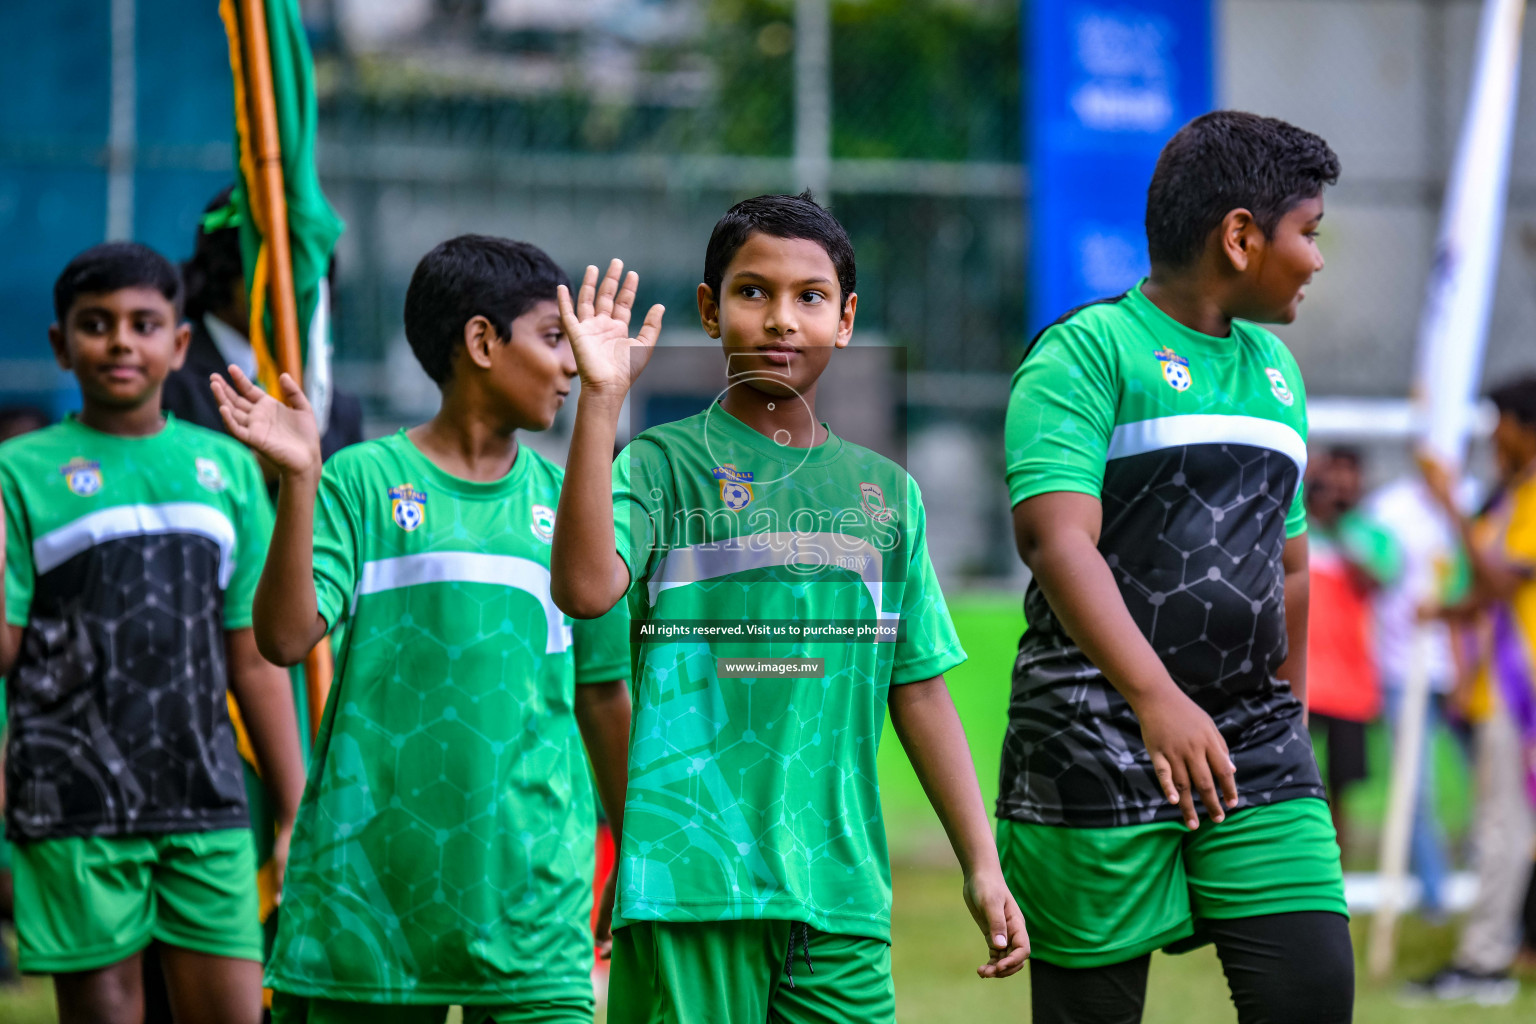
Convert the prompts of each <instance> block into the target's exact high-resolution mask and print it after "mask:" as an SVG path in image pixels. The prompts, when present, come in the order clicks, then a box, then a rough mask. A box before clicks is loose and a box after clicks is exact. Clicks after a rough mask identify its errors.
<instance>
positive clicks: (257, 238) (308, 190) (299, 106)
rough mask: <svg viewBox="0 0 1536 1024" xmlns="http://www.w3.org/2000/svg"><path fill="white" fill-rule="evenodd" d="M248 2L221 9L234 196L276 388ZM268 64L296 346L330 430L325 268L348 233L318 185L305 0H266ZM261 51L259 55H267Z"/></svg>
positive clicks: (228, 1)
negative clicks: (231, 97) (230, 93)
mask: <svg viewBox="0 0 1536 1024" xmlns="http://www.w3.org/2000/svg"><path fill="white" fill-rule="evenodd" d="M244 7H245V5H244V4H237V3H235V2H234V0H221V3H220V13H221V15H222V16H223V18H224V27H225V30H226V31H227V32H228V34H229V53H230V67H231V69H232V71H233V72H234V80H235V149H236V162H237V166H238V168H239V180H238V181H237V183H236V185H235V191H234V195H233V196H232V201H233V205H234V209H235V216H236V218H237V220H238V223H239V228H240V243H241V249H242V251H243V254H244V257H245V260H244V262H245V280H246V284H247V286H248V287H249V288H250V294H251V326H250V337H251V343H252V345H253V347H254V348H255V350H256V361H257V372H258V376H259V377H260V381H261V384H262V386H263V387H265V388H266V389H267V390H268V391H270V392H273V393H276V390H277V376H278V373H279V372H280V370H282V369H287V368H286V367H279V366H278V365H277V360H276V358H275V349H274V346H273V344H272V338H273V336H274V335H273V329H272V319H271V312H270V308H269V305H270V304H269V302H268V289H269V286H270V281H271V279H272V275H273V267H272V265H271V260H272V249H271V246H270V245H269V242H268V232H269V230H270V225H271V223H272V216H271V215H272V211H270V210H267V209H265V208H264V204H263V202H262V191H261V188H260V185H259V182H258V181H257V178H256V174H257V147H256V144H255V135H254V132H255V129H256V121H255V118H254V116H253V111H254V110H255V107H254V102H253V101H254V99H255V98H254V97H253V96H252V95H251V83H252V82H254V81H256V80H257V78H256V77H255V76H253V75H252V74H251V70H252V69H251V68H250V67H248V66H247V65H248V64H249V63H250V61H249V59H248V58H249V55H250V49H249V46H248V41H247V39H246V26H245V25H244V23H243V21H242V17H243V10H242V8H244ZM265 11H266V22H267V54H266V58H267V62H268V64H269V65H270V67H271V75H272V99H273V105H274V107H275V109H276V114H277V134H278V140H279V145H280V148H281V155H282V168H283V195H284V198H285V199H286V209H287V218H288V242H289V252H290V254H291V259H292V264H293V286H294V300H295V304H296V305H297V307H298V326H299V346H300V352H301V356H302V360H303V363H302V366H301V367H299V369H300V371H301V373H302V376H303V379H304V391H305V394H306V395H307V396H308V397H309V401H310V404H311V405H312V406H314V409H315V417H316V419H317V420H319V423H320V429H321V430H322V431H323V430H324V429H325V426H326V422H327V420H328V417H329V413H330V394H331V366H330V353H331V337H330V297H329V289H328V287H327V284H326V274H327V272H328V271H329V269H330V264H331V254H332V252H334V250H335V248H336V240H337V238H339V237H340V236H341V231H342V227H343V225H342V222H341V218H340V217H338V216H337V215H336V211H335V210H333V209H331V204H330V203H329V202H327V201H326V198H325V193H324V192H323V191H321V189H320V175H319V173H318V171H317V170H316V169H315V125H316V122H317V120H318V114H317V111H316V103H315V73H314V62H313V59H312V58H311V57H310V53H309V43H308V41H307V40H306V39H305V36H304V22H303V19H302V18H301V17H300V16H299V3H298V0H265ZM256 59H258V60H259V59H260V56H259V55H258V57H257V58H256Z"/></svg>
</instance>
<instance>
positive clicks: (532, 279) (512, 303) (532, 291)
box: [405, 235, 571, 384]
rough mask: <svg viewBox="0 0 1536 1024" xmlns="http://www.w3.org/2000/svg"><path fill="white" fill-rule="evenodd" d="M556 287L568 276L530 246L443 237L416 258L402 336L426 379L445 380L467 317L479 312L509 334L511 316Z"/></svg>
mask: <svg viewBox="0 0 1536 1024" xmlns="http://www.w3.org/2000/svg"><path fill="white" fill-rule="evenodd" d="M562 284H563V285H565V286H566V287H567V288H569V287H570V286H571V281H570V278H568V277H566V275H565V271H563V270H561V269H560V267H559V266H557V265H556V263H555V261H554V260H552V259H550V258H549V256H548V255H547V254H546V253H545V252H544V250H542V249H540V248H538V247H537V246H533V245H529V244H528V243H527V242H514V241H513V240H512V239H510V238H495V237H492V236H490V235H460V236H459V237H457V238H450V239H448V241H446V242H443V243H442V244H441V245H439V246H437V247H436V248H435V249H433V250H432V251H431V252H429V253H427V254H426V255H425V256H423V257H422V258H421V262H420V263H418V264H416V272H415V273H413V274H412V275H411V284H410V287H409V288H407V289H406V292H405V339H406V340H407V341H409V342H410V343H411V351H412V352H415V353H416V359H417V361H418V362H420V363H421V368H422V369H423V370H426V371H427V376H429V377H431V378H432V379H433V380H434V381H436V382H437V383H438V384H446V383H447V382H448V378H449V377H451V376H452V375H453V355H454V353H455V352H457V351H458V350H459V346H460V345H462V344H463V339H464V325H465V324H466V323H468V322H469V321H470V319H471V318H473V317H476V316H483V317H485V318H486V319H487V320H489V321H490V322H491V325H492V326H493V327H495V328H496V331H497V333H498V334H499V335H501V337H502V338H503V339H508V338H510V337H511V336H512V321H514V320H516V319H517V318H518V317H520V316H522V315H523V314H524V313H526V312H528V310H529V309H531V308H533V305H534V303H537V302H540V301H542V300H544V299H554V298H555V294H556V292H555V289H556V288H557V287H558V286H560V285H562Z"/></svg>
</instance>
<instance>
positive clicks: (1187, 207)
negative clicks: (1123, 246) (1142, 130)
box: [1146, 110, 1339, 267]
mask: <svg viewBox="0 0 1536 1024" xmlns="http://www.w3.org/2000/svg"><path fill="white" fill-rule="evenodd" d="M1338 180H1339V158H1338V157H1337V156H1336V155H1335V154H1334V152H1333V150H1331V149H1329V148H1328V143H1326V142H1324V141H1323V140H1322V139H1321V138H1320V137H1319V136H1316V135H1313V134H1312V133H1311V132H1309V131H1304V130H1302V129H1300V128H1297V127H1296V126H1295V125H1291V124H1287V123H1285V122H1284V121H1280V120H1277V119H1276V118H1273V117H1260V116H1259V115H1257V114H1246V113H1243V112H1242V111H1240V110H1217V111H1213V112H1211V113H1209V114H1202V115H1201V116H1199V117H1197V118H1195V119H1194V120H1193V121H1191V122H1189V123H1188V124H1186V125H1185V126H1184V127H1183V128H1180V129H1179V131H1178V134H1176V135H1174V137H1173V138H1171V139H1169V140H1168V144H1167V145H1166V146H1164V147H1163V152H1162V154H1161V155H1159V156H1158V158H1157V167H1156V168H1155V169H1154V170H1153V171H1152V183H1151V184H1150V185H1149V186H1148V187H1147V222H1146V223H1147V253H1148V255H1149V256H1150V257H1151V259H1152V262H1153V263H1158V264H1162V265H1164V266H1168V267H1183V266H1188V265H1189V264H1190V263H1193V262H1194V261H1195V260H1196V259H1197V258H1198V257H1199V255H1200V252H1201V250H1202V249H1204V247H1205V242H1206V239H1207V238H1208V237H1210V234H1211V232H1212V231H1214V230H1215V229H1216V227H1217V226H1218V225H1220V224H1221V220H1222V218H1223V217H1225V216H1226V215H1227V214H1228V213H1230V212H1231V211H1233V210H1235V209H1238V208H1239V207H1242V208H1244V209H1246V210H1248V212H1249V213H1251V214H1253V219H1254V222H1255V223H1256V224H1258V226H1259V229H1260V230H1261V231H1263V232H1264V234H1265V236H1266V237H1269V236H1272V235H1273V234H1274V231H1275V227H1276V226H1277V225H1278V224H1279V223H1280V219H1281V218H1282V217H1284V216H1285V215H1286V214H1287V213H1289V212H1290V211H1291V210H1292V209H1293V208H1295V206H1296V205H1297V204H1298V203H1301V202H1304V201H1305V200H1308V199H1311V198H1313V197H1315V196H1317V195H1318V194H1319V193H1321V192H1322V190H1323V186H1324V185H1332V184H1333V183H1334V182H1336V181H1338Z"/></svg>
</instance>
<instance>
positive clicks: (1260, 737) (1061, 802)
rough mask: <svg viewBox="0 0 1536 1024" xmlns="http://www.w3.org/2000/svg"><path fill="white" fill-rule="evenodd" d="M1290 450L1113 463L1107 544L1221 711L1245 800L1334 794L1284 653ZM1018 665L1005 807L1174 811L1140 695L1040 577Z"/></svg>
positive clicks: (1027, 811) (1136, 819)
mask: <svg viewBox="0 0 1536 1024" xmlns="http://www.w3.org/2000/svg"><path fill="white" fill-rule="evenodd" d="M1299 475H1300V474H1299V470H1298V468H1297V466H1296V463H1295V462H1294V461H1293V460H1292V459H1291V458H1290V457H1289V456H1287V455H1285V454H1283V453H1281V452H1278V451H1274V450H1271V449H1268V448H1262V447H1258V446H1253V445H1240V444H1224V443H1209V444H1193V445H1181V446H1174V447H1169V448H1165V449H1160V450H1157V451H1152V452H1146V453H1142V454H1139V455H1134V456H1130V457H1127V458H1121V459H1115V460H1113V461H1111V462H1109V463H1108V464H1107V466H1106V469H1105V476H1104V491H1103V496H1102V507H1103V526H1102V530H1101V534H1100V539H1099V550H1100V551H1101V552H1102V553H1103V555H1104V559H1105V562H1106V563H1107V564H1108V566H1109V568H1110V571H1111V572H1112V573H1113V574H1114V577H1115V582H1116V584H1117V585H1118V586H1119V590H1120V595H1121V597H1122V598H1123V599H1124V600H1125V604H1126V608H1127V610H1128V611H1129V612H1130V614H1131V618H1132V619H1134V620H1135V622H1136V625H1137V627H1138V628H1139V629H1140V630H1141V632H1142V635H1143V636H1145V637H1146V638H1147V641H1148V642H1149V643H1150V644H1151V645H1152V647H1153V649H1154V650H1155V651H1156V653H1157V655H1158V657H1159V658H1160V659H1161V660H1162V662H1163V664H1164V666H1165V667H1166V668H1167V669H1168V672H1169V674H1170V675H1171V676H1172V677H1173V679H1174V681H1175V682H1177V683H1178V684H1179V686H1180V688H1181V689H1183V691H1184V692H1185V693H1187V694H1188V695H1189V696H1190V697H1191V698H1192V699H1193V700H1194V701H1195V702H1196V703H1197V704H1199V705H1200V706H1201V707H1202V708H1203V709H1204V710H1205V711H1206V712H1207V713H1209V714H1210V715H1211V716H1212V718H1213V719H1214V721H1215V723H1216V725H1217V727H1218V728H1219V729H1220V730H1221V732H1222V735H1223V737H1224V738H1225V739H1226V741H1227V745H1228V748H1229V750H1230V752H1231V755H1232V759H1233V761H1234V762H1235V763H1236V764H1237V766H1238V772H1237V778H1238V784H1239V796H1240V798H1241V803H1240V806H1252V805H1254V804H1261V803H1267V802H1271V801H1273V800H1275V799H1280V798H1291V797H1295V796H1302V795H1306V796H1322V795H1323V790H1322V785H1321V781H1320V780H1319V779H1318V777H1317V768H1316V764H1315V761H1314V760H1313V755H1312V748H1311V743H1310V740H1309V739H1308V738H1307V736H1306V733H1305V730H1304V729H1303V728H1302V727H1301V725H1300V715H1299V713H1298V712H1299V709H1300V705H1299V704H1298V702H1297V700H1296V698H1295V697H1294V696H1293V695H1292V694H1291V692H1290V688H1289V686H1288V685H1286V684H1284V683H1282V682H1279V681H1278V680H1276V679H1275V676H1274V673H1275V671H1276V670H1277V669H1278V668H1279V667H1280V665H1281V664H1282V663H1283V662H1284V661H1285V657H1286V649H1287V640H1286V627H1285V574H1284V569H1283V567H1282V561H1281V555H1282V553H1283V551H1284V548H1285V544H1286V530H1285V519H1286V512H1287V510H1288V508H1289V507H1290V504H1291V500H1292V498H1293V496H1294V495H1295V492H1296V488H1297V487H1298V486H1299ZM1025 612H1026V617H1027V619H1028V622H1029V628H1028V630H1027V631H1026V633H1025V636H1024V639H1023V641H1022V643H1021V644H1020V649H1019V656H1018V659H1017V661H1016V663H1015V665H1014V687H1013V698H1012V708H1011V713H1010V718H1011V721H1010V725H1009V729H1008V734H1007V738H1006V739H1005V741H1004V749H1003V773H1002V778H1003V788H1002V793H1001V795H1000V796H999V799H998V814H999V816H1000V817H1007V818H1011V819H1014V820H1021V821H1035V822H1040V823H1042V824H1067V823H1070V824H1074V825H1079V826H1083V827H1095V826H1116V825H1126V824H1134V823H1141V822H1148V821H1158V820H1172V819H1176V818H1177V817H1178V816H1179V813H1180V812H1179V809H1178V808H1177V807H1175V806H1171V805H1169V804H1168V803H1167V802H1166V800H1165V799H1164V797H1163V796H1162V793H1161V789H1160V787H1159V785H1158V783H1157V780H1156V775H1155V773H1154V772H1153V770H1152V765H1151V761H1150V759H1149V757H1148V755H1147V752H1146V747H1145V745H1144V744H1143V742H1142V739H1141V727H1140V723H1139V722H1138V721H1137V719H1136V716H1135V715H1134V714H1133V713H1132V711H1131V708H1130V705H1129V704H1128V703H1127V702H1126V701H1125V698H1123V697H1122V696H1120V694H1119V692H1118V691H1117V690H1116V689H1115V688H1114V687H1113V686H1112V685H1111V684H1110V683H1109V681H1108V680H1107V679H1105V678H1104V676H1103V675H1102V674H1101V673H1100V672H1099V670H1098V669H1097V668H1096V667H1095V666H1094V665H1093V663H1092V661H1091V660H1089V658H1088V657H1087V655H1085V654H1084V653H1083V652H1082V651H1081V649H1079V648H1078V647H1077V646H1076V644H1074V643H1073V642H1072V640H1071V639H1070V637H1069V636H1068V635H1067V633H1066V630H1065V629H1064V628H1063V627H1062V625H1061V623H1060V622H1059V621H1058V620H1057V618H1056V617H1055V615H1054V613H1053V612H1052V610H1051V608H1050V605H1049V603H1048V602H1047V601H1046V600H1045V596H1044V594H1043V593H1042V592H1041V591H1040V588H1039V586H1038V585H1036V584H1034V583H1031V585H1030V589H1029V593H1028V594H1027V596H1026V600H1025Z"/></svg>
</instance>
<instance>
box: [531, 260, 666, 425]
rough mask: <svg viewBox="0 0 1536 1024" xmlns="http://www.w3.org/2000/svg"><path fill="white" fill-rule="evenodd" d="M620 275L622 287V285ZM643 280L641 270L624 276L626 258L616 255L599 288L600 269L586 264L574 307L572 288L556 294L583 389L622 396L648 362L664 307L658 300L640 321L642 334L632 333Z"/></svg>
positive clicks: (561, 319)
mask: <svg viewBox="0 0 1536 1024" xmlns="http://www.w3.org/2000/svg"><path fill="white" fill-rule="evenodd" d="M621 275H623V287H622V288H621V287H620V286H619V279H620V276H621ZM639 285H640V275H639V274H636V273H635V272H634V271H633V270H631V271H630V272H629V273H628V274H627V275H624V263H623V261H622V260H614V261H613V262H612V263H610V264H608V273H606V274H604V275H603V283H602V285H601V287H599V286H598V283H597V268H596V267H591V266H589V267H587V272H586V274H584V275H583V276H582V279H581V291H579V292H578V293H577V295H576V305H575V307H574V308H572V306H571V293H570V291H569V290H568V289H567V288H566V287H565V286H564V285H561V286H560V289H559V294H558V295H557V301H558V302H559V305H560V322H561V325H562V326H564V328H565V335H566V337H568V338H570V339H571V351H572V353H573V354H574V355H575V356H576V369H577V371H578V372H579V373H580V375H581V390H582V392H583V393H589V392H590V393H592V394H594V395H604V394H605V395H612V396H614V397H618V398H622V397H623V396H624V395H626V394H628V393H629V389H630V388H631V387H632V386H633V385H634V383H635V378H637V377H639V376H640V371H641V370H643V369H645V364H646V363H647V362H649V361H650V358H651V349H652V348H653V347H654V346H655V344H656V337H657V335H659V334H660V333H661V315H662V313H663V312H664V310H663V308H662V307H661V306H659V305H657V306H652V307H651V309H650V312H648V313H646V314H645V321H644V322H643V323H642V324H641V325H640V333H639V334H638V335H636V336H635V337H634V338H631V337H630V336H629V317H630V313H631V312H632V311H633V309H634V305H635V290H636V289H637V288H638V287H639Z"/></svg>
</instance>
